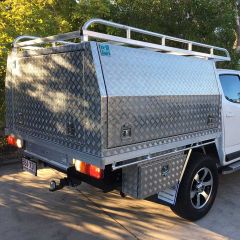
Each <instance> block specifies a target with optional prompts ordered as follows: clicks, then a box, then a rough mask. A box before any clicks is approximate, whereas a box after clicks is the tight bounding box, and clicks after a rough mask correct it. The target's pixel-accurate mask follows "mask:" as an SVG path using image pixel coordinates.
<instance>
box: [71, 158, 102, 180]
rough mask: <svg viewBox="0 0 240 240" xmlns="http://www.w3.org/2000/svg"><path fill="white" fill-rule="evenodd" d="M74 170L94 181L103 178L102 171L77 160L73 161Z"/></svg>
mask: <svg viewBox="0 0 240 240" xmlns="http://www.w3.org/2000/svg"><path fill="white" fill-rule="evenodd" d="M75 168H76V170H77V171H79V172H81V173H84V174H87V175H89V176H91V177H94V178H96V179H102V178H103V169H101V168H99V167H96V166H94V165H92V164H88V163H85V162H82V161H79V160H76V161H75Z"/></svg>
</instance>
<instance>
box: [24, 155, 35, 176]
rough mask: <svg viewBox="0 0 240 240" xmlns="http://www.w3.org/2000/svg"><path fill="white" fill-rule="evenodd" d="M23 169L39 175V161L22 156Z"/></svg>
mask: <svg viewBox="0 0 240 240" xmlns="http://www.w3.org/2000/svg"><path fill="white" fill-rule="evenodd" d="M22 168H23V171H27V172H29V173H31V174H33V175H34V176H37V163H36V162H34V161H31V160H29V159H26V158H22Z"/></svg>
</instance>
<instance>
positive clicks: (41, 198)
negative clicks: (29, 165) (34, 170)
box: [0, 164, 240, 240]
mask: <svg viewBox="0 0 240 240" xmlns="http://www.w3.org/2000/svg"><path fill="white" fill-rule="evenodd" d="M61 176H63V175H62V174H60V173H58V172H56V171H53V170H51V169H42V170H40V171H39V176H38V177H34V176H32V175H30V174H29V173H24V172H21V167H20V165H18V164H15V165H8V166H0V239H1V240H10V239H14V240H28V239H29V240H35V239H36V240H38V239H43V240H52V239H53V240H70V239H71V240H72V239H74V240H75V239H84V240H85V239H87V240H91V239H94V240H95V239H124V240H125V239H144V240H146V239H164V240H165V239H240V200H239V199H240V185H239V182H240V173H236V174H232V175H227V176H220V188H219V192H218V196H217V199H216V202H215V205H214V207H213V208H212V210H211V211H210V213H209V214H208V215H207V216H206V217H205V218H203V219H202V220H200V221H198V222H196V223H191V222H187V221H185V220H183V219H181V218H179V217H177V216H176V215H175V214H174V213H172V211H171V210H170V209H169V208H168V207H166V206H163V205H160V204H158V203H155V202H151V201H146V200H134V199H131V198H128V197H127V198H125V199H122V198H121V197H120V196H119V193H118V192H111V193H107V194H106V193H102V192H101V191H100V190H98V189H95V188H93V187H91V186H89V185H87V184H82V185H81V186H79V187H78V188H77V189H76V188H75V189H74V188H64V189H63V190H60V191H58V192H54V193H51V192H49V191H48V186H49V181H50V179H57V178H60V177H61Z"/></svg>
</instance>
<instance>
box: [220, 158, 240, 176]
mask: <svg viewBox="0 0 240 240" xmlns="http://www.w3.org/2000/svg"><path fill="white" fill-rule="evenodd" d="M239 170H240V161H237V162H234V163H232V164H230V165H228V166H226V167H224V168H223V169H222V174H229V173H234V172H237V171H239Z"/></svg>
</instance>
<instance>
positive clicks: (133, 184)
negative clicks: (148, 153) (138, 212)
mask: <svg viewBox="0 0 240 240" xmlns="http://www.w3.org/2000/svg"><path fill="white" fill-rule="evenodd" d="M185 160H186V155H184V154H183V153H178V154H172V155H169V156H165V157H159V158H158V159H155V160H151V161H149V162H146V163H143V164H139V165H134V166H131V167H126V168H123V178H122V191H123V192H124V193H125V194H128V195H130V196H132V197H135V198H140V199H141V198H146V197H149V196H151V195H153V194H156V193H158V192H160V191H163V190H164V189H166V188H169V187H172V186H175V185H176V184H177V182H178V180H179V178H180V175H181V172H182V169H183V166H184V163H185ZM166 166H167V167H168V169H169V171H168V172H167V173H164V171H163V168H164V167H165V168H166Z"/></svg>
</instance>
